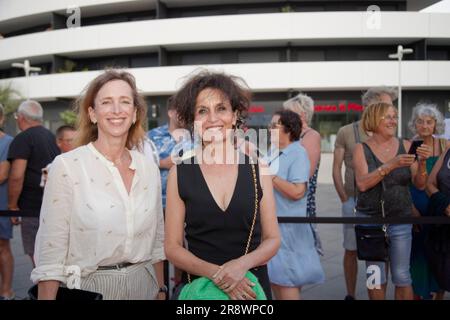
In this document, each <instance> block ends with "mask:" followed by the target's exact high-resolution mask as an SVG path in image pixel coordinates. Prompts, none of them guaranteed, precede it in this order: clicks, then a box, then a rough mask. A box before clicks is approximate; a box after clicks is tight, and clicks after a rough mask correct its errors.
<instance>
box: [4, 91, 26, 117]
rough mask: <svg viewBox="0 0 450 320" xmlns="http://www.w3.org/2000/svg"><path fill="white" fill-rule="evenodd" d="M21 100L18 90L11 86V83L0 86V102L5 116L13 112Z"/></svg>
mask: <svg viewBox="0 0 450 320" xmlns="http://www.w3.org/2000/svg"><path fill="white" fill-rule="evenodd" d="M20 100H23V97H22V96H21V94H20V92H19V91H17V90H16V89H14V88H12V86H11V83H9V84H7V85H5V86H0V103H1V104H2V105H3V107H4V108H5V116H7V115H9V114H11V113H13V112H15V111H16V110H17V107H18V106H19V104H20Z"/></svg>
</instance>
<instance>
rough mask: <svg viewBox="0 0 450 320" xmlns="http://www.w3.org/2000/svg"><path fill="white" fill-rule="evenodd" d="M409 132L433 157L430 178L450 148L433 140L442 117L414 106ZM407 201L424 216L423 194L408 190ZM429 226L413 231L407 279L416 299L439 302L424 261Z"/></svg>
mask: <svg viewBox="0 0 450 320" xmlns="http://www.w3.org/2000/svg"><path fill="white" fill-rule="evenodd" d="M409 129H410V130H411V132H412V133H414V134H415V136H414V137H413V140H423V143H424V144H426V145H428V146H430V147H431V148H432V150H433V155H432V156H431V157H429V158H428V159H427V161H426V165H427V173H428V174H430V173H431V170H432V169H433V167H434V165H435V163H436V161H437V159H438V158H439V156H440V155H441V154H442V152H443V151H445V149H446V146H448V145H450V142H449V141H446V140H445V139H439V138H435V137H434V136H433V135H435V134H442V133H443V131H444V117H443V116H442V114H441V113H440V112H439V110H438V109H437V108H436V106H434V105H430V104H418V105H417V106H416V107H415V108H414V109H413V112H412V117H411V120H410V122H409ZM410 191H411V197H412V200H413V203H414V207H415V209H416V210H414V212H415V213H416V215H419V216H427V215H428V202H429V198H428V196H427V194H426V193H425V191H424V190H419V189H417V188H416V187H414V186H411V187H410ZM429 228H430V226H429V225H426V224H423V225H418V226H415V227H414V230H413V240H412V248H411V277H412V281H413V282H412V286H413V290H414V295H415V296H416V298H418V299H431V298H433V296H434V299H438V300H442V299H443V294H444V291H442V290H441V289H440V288H439V286H438V284H437V282H436V280H435V278H434V277H433V275H432V273H431V270H430V267H429V264H428V262H427V259H426V257H425V247H424V245H425V239H426V237H427V234H428V231H429Z"/></svg>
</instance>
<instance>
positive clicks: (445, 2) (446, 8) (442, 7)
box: [421, 0, 450, 12]
mask: <svg viewBox="0 0 450 320" xmlns="http://www.w3.org/2000/svg"><path fill="white" fill-rule="evenodd" d="M421 12H450V0H442V1H439V2H438V3H435V4H433V5H431V6H429V7H427V8H425V9H423V10H421Z"/></svg>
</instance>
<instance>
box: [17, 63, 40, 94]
mask: <svg viewBox="0 0 450 320" xmlns="http://www.w3.org/2000/svg"><path fill="white" fill-rule="evenodd" d="M11 66H13V67H14V68H19V69H23V71H25V79H26V80H25V81H26V86H27V100H30V80H29V79H28V78H29V77H30V72H31V71H34V72H39V71H41V68H39V67H32V66H31V65H30V60H28V59H26V60H25V61H24V62H23V63H18V62H14V63H12V64H11Z"/></svg>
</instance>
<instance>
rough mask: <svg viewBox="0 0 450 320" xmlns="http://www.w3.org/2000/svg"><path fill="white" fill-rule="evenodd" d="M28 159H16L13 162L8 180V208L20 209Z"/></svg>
mask: <svg viewBox="0 0 450 320" xmlns="http://www.w3.org/2000/svg"><path fill="white" fill-rule="evenodd" d="M26 168H27V160H25V159H15V160H13V161H12V164H11V171H10V173H9V181H8V208H9V209H10V210H15V209H18V208H19V207H18V201H19V196H20V193H21V192H22V188H23V180H24V178H25V170H26Z"/></svg>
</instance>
